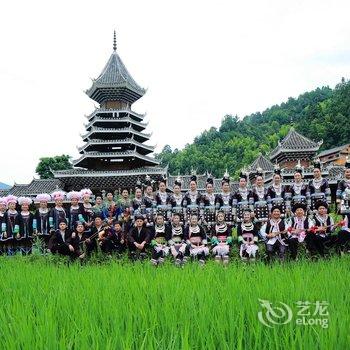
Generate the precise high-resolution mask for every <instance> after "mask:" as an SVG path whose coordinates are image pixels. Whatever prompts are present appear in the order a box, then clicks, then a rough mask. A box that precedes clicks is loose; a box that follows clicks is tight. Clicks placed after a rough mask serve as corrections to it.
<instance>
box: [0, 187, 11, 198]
mask: <svg viewBox="0 0 350 350" xmlns="http://www.w3.org/2000/svg"><path fill="white" fill-rule="evenodd" d="M9 191H10V190H8V189H6V190H0V197H5V196H7V195H8V194H9Z"/></svg>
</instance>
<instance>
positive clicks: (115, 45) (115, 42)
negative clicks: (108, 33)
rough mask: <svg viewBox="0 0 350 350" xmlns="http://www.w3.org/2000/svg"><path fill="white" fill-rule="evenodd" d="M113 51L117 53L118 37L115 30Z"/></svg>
mask: <svg viewBox="0 0 350 350" xmlns="http://www.w3.org/2000/svg"><path fill="white" fill-rule="evenodd" d="M113 51H117V35H116V33H115V30H114V34H113Z"/></svg>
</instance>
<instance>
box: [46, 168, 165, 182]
mask: <svg viewBox="0 0 350 350" xmlns="http://www.w3.org/2000/svg"><path fill="white" fill-rule="evenodd" d="M167 171H168V169H167V168H160V167H141V168H135V169H132V170H129V169H128V170H86V169H83V168H74V169H69V170H52V173H53V175H54V177H55V178H57V179H59V178H70V177H111V176H124V175H126V176H129V175H142V174H167Z"/></svg>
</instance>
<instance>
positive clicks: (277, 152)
mask: <svg viewBox="0 0 350 350" xmlns="http://www.w3.org/2000/svg"><path fill="white" fill-rule="evenodd" d="M318 149H319V147H314V148H308V149H302V148H300V149H285V148H279V149H277V150H273V151H272V152H271V153H270V155H269V158H270V160H271V161H272V160H274V159H276V158H277V157H278V156H279V155H281V154H283V153H284V154H292V153H297V154H310V153H316V152H317V151H318ZM299 158H300V157H299Z"/></svg>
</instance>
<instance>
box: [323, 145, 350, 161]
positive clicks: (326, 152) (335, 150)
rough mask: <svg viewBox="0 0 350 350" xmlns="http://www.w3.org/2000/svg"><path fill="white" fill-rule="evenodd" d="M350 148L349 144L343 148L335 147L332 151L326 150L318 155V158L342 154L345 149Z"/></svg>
mask: <svg viewBox="0 0 350 350" xmlns="http://www.w3.org/2000/svg"><path fill="white" fill-rule="evenodd" d="M349 146H350V143H347V144H346V145H342V146H338V147H334V148H331V149H326V150H324V151H322V152H321V153H319V154H318V155H317V157H318V158H319V157H324V156H326V155H328V154H332V153H335V152H340V151H342V150H343V149H345V148H347V147H349Z"/></svg>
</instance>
